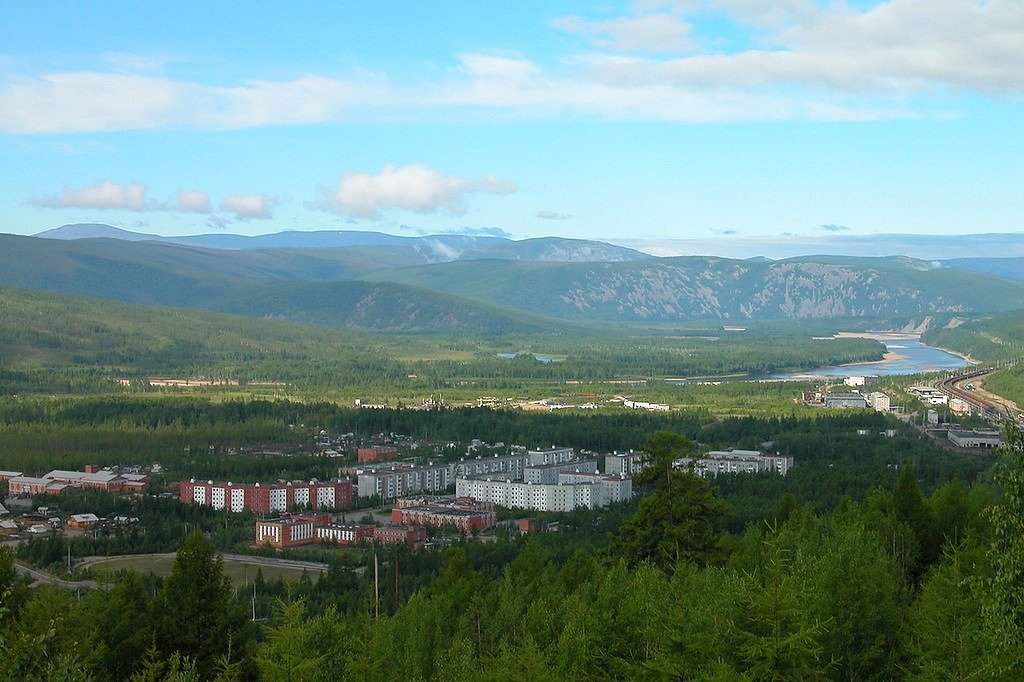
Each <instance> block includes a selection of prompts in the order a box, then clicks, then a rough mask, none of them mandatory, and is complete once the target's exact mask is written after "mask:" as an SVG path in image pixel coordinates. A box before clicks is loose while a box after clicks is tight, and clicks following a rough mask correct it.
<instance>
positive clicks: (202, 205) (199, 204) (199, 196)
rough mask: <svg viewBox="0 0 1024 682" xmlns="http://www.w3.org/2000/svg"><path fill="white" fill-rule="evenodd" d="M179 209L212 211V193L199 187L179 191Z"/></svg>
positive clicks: (202, 211) (198, 211) (195, 211)
mask: <svg viewBox="0 0 1024 682" xmlns="http://www.w3.org/2000/svg"><path fill="white" fill-rule="evenodd" d="M178 210H179V211H183V212H186V213H210V212H211V211H212V210H213V207H212V205H211V204H210V195H209V194H207V193H206V192H201V191H199V190H197V189H183V190H181V191H180V192H178Z"/></svg>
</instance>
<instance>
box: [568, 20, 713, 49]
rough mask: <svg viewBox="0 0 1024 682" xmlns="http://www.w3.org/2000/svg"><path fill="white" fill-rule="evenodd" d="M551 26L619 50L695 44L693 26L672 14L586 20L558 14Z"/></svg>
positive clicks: (689, 47)
mask: <svg viewBox="0 0 1024 682" xmlns="http://www.w3.org/2000/svg"><path fill="white" fill-rule="evenodd" d="M551 26H552V27H553V28H556V29H558V30H560V31H565V32H566V33H574V34H577V35H582V36H587V37H589V38H590V39H591V43H592V44H593V45H594V46H595V47H598V48H601V49H606V50H618V51H622V52H680V51H683V50H689V49H691V48H692V47H693V46H694V43H693V41H692V39H691V38H690V32H691V30H692V27H691V26H690V25H689V24H688V23H686V22H685V21H683V20H682V19H680V18H679V17H678V16H676V15H674V14H668V13H657V14H645V15H642V16H638V17H617V18H615V19H609V20H607V21H587V20H586V19H583V18H581V17H578V16H569V17H560V18H558V19H553V20H552V21H551Z"/></svg>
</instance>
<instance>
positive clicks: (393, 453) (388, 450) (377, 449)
mask: <svg viewBox="0 0 1024 682" xmlns="http://www.w3.org/2000/svg"><path fill="white" fill-rule="evenodd" d="M397 457H398V448H396V447H394V446H391V445H373V446H371V447H368V448H357V449H356V461H359V462H380V461H382V460H385V459H396V458H397Z"/></svg>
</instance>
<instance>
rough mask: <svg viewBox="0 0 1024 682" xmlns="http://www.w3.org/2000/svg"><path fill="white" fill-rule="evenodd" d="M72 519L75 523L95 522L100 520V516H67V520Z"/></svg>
mask: <svg viewBox="0 0 1024 682" xmlns="http://www.w3.org/2000/svg"><path fill="white" fill-rule="evenodd" d="M72 519H74V521H75V522H76V523H96V522H97V521H99V520H100V517H98V516H96V515H95V514H72V515H71V516H69V517H68V521H71V520H72Z"/></svg>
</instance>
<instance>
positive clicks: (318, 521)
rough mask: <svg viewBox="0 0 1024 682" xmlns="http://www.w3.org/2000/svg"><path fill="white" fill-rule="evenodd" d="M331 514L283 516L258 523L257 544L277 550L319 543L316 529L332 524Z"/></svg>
mask: <svg viewBox="0 0 1024 682" xmlns="http://www.w3.org/2000/svg"><path fill="white" fill-rule="evenodd" d="M330 521H331V516H330V514H307V515H299V516H282V517H281V518H279V519H266V520H260V521H257V522H256V544H257V545H269V546H271V547H274V548H276V549H281V548H283V547H301V546H302V545H311V544H313V543H315V542H316V541H317V536H316V529H317V528H318V527H320V526H323V525H325V524H328V523H330Z"/></svg>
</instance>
